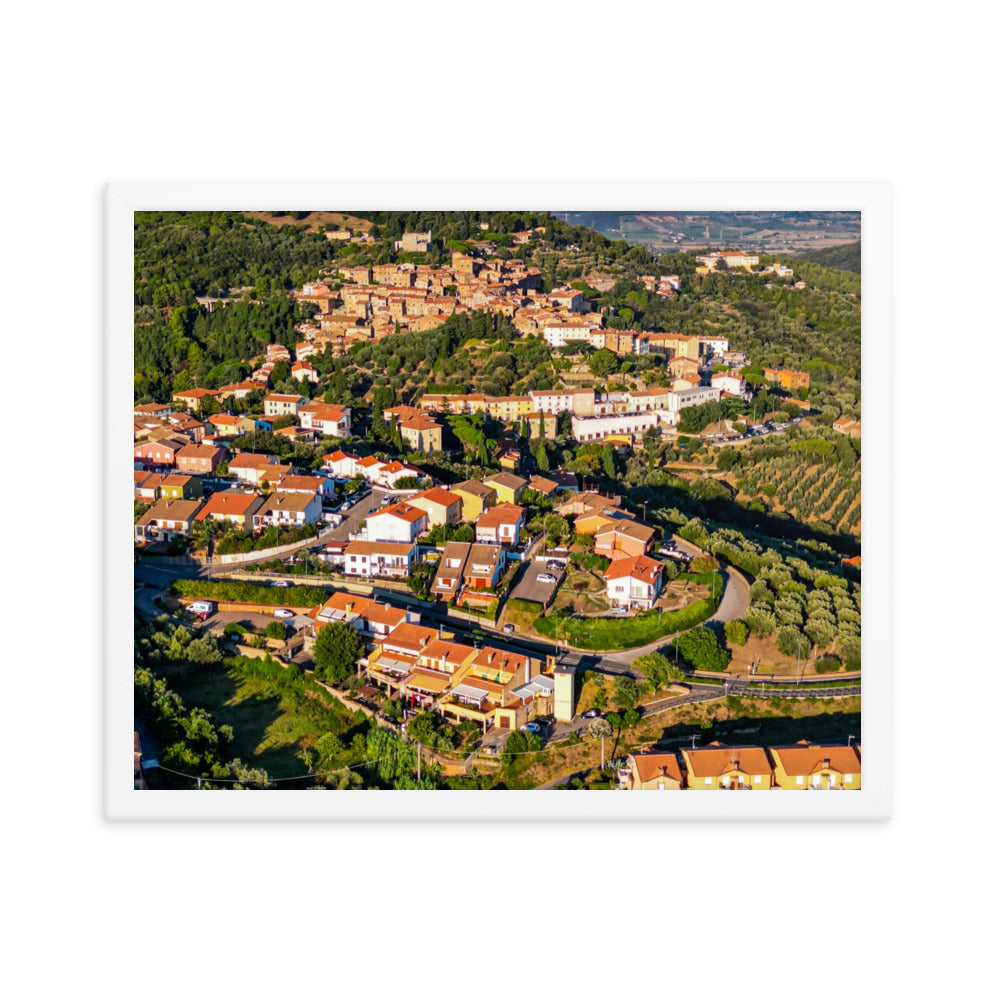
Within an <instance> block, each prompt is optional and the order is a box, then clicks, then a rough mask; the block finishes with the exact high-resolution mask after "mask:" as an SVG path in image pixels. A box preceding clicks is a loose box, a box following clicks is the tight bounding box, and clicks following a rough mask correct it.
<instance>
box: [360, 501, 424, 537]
mask: <svg viewBox="0 0 1000 1000" xmlns="http://www.w3.org/2000/svg"><path fill="white" fill-rule="evenodd" d="M426 530H427V511H425V510H421V509H420V508H419V507H412V506H410V504H408V503H396V504H392V506H390V507H383V508H382V510H380V511H377V512H376V513H374V514H369V515H368V517H367V518H365V535H366V537H367V538H368V541H370V542H414V541H416V539H417V538H418V537H419V536H420V535H422V534H423V533H424V532H425V531H426Z"/></svg>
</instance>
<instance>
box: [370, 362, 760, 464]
mask: <svg viewBox="0 0 1000 1000" xmlns="http://www.w3.org/2000/svg"><path fill="white" fill-rule="evenodd" d="M693 364H694V372H693V373H692V372H689V374H692V375H694V380H692V381H681V382H680V384H678V381H675V382H674V385H673V388H671V389H665V388H652V389H640V390H623V391H621V392H612V393H604V394H598V393H595V392H594V390H593V389H574V388H563V389H532V390H530V391H529V392H528V393H527V394H526V395H524V396H487V395H484V394H483V393H461V394H447V395H446V394H430V393H428V394H425V395H424V396H421V398H420V400H419V402H418V407H419V411H420V412H422V413H423V414H425V415H434V416H436V417H440V416H441V415H444V414H448V413H459V414H462V413H464V414H471V413H485V414H487V415H489V416H490V417H492V418H493V419H495V420H499V421H502V422H505V423H514V424H518V423H520V422H523V421H527V422H528V424H529V425H530V427H531V433H532V436H533V437H537V436H538V435H539V433H540V425H542V424H543V422H544V433H545V435H546V436H547V437H554V436H555V434H556V429H557V427H558V419H557V418H558V416H559V414H560V413H569V414H571V417H572V421H571V427H572V435H573V437H574V438H575V439H576V440H577V441H580V442H590V441H606V440H609V439H611V440H614V441H616V442H619V443H624V444H634V443H635V441H636V440H637V439H639V438H641V437H642V435H643V434H644V433H645V432H646V431H647V430H649V428H650V427H660V426H666V427H674V426H676V424H677V422H678V420H679V419H680V416H679V415H680V411H681V410H683V409H685V408H686V407H688V406H700V405H702V404H704V403H708V402H718V401H719V400H720V399H722V397H723V396H726V395H732V396H744V394H745V393H746V391H747V389H746V383H745V381H744V380H743V378H742V377H741V376H740V375H739V373H738V372H737V371H727V372H717V373H715V374H713V375H712V376H710V384H709V385H702V384H701V382H700V375H698V374H697V373H698V371H699V367H698V365H697V363H693ZM397 409H403V408H400V407H397ZM406 409H412V408H406ZM386 412H387V413H389V412H391V411H386ZM400 426H401V427H402V426H403V424H402V423H401V424H400ZM425 450H426V449H425Z"/></svg>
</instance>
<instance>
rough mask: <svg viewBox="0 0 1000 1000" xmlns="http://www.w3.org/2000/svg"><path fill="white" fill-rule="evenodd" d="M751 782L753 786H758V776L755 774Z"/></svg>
mask: <svg viewBox="0 0 1000 1000" xmlns="http://www.w3.org/2000/svg"><path fill="white" fill-rule="evenodd" d="M753 782H754V784H755V785H759V784H760V775H759V774H755V775H754V776H753Z"/></svg>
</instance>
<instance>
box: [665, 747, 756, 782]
mask: <svg viewBox="0 0 1000 1000" xmlns="http://www.w3.org/2000/svg"><path fill="white" fill-rule="evenodd" d="M681 754H682V755H683V757H684V762H685V763H686V764H687V769H688V775H689V776H690V777H694V778H709V777H711V778H719V777H722V775H724V774H730V773H732V772H734V771H742V772H743V773H744V774H770V773H771V763H770V761H769V760H768V759H767V754H766V753H765V752H764V748H763V747H731V746H727V745H726V744H725V743H719V742H718V741H717V740H716V741H715V742H713V743H709V744H708V746H706V747H699V748H698V749H696V750H685V749H681Z"/></svg>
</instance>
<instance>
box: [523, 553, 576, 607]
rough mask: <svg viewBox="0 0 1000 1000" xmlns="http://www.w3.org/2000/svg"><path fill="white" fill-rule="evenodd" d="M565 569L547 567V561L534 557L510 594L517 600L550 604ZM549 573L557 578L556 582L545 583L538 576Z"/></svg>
mask: <svg viewBox="0 0 1000 1000" xmlns="http://www.w3.org/2000/svg"><path fill="white" fill-rule="evenodd" d="M563 572H564V570H553V569H547V568H546V566H545V563H544V562H542V561H540V560H534V559H532V560H531V561H530V562H529V563H528V564H527V566H525V568H524V573H523V574H522V576H521V579H520V580H519V581H518V584H517V586H516V587H515V588H514V589H513V590H512V591H511V593H510V596H511V598H513V599H514V600H516V601H532V602H533V603H535V604H546V605H547V604H549V603H550V602H551V601H552V598H554V597H555V596H556V591H557V590H558V589H559V582H560V581H561V580H562V577H563ZM546 573H548V574H549V575H550V576H554V577H555V578H556V582H555V583H543V582H542V581H541V580H539V579H538V578H539V577H540V576H542V575H544V574H546Z"/></svg>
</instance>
